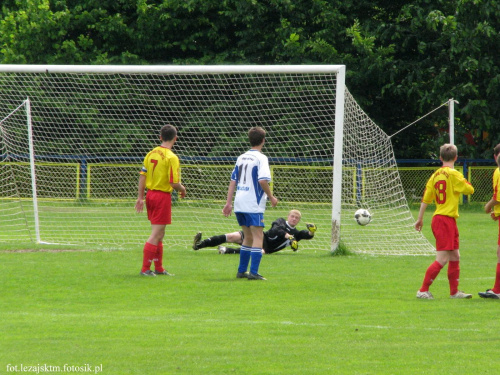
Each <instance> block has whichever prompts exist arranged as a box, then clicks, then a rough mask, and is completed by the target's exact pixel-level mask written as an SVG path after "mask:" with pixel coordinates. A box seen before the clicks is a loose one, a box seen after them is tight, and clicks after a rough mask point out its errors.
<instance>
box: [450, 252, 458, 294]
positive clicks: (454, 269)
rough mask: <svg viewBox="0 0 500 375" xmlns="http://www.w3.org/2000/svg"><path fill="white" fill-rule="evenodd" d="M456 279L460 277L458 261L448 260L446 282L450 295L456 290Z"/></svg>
mask: <svg viewBox="0 0 500 375" xmlns="http://www.w3.org/2000/svg"><path fill="white" fill-rule="evenodd" d="M458 279H460V261H458V260H450V263H448V282H449V283H450V295H454V294H455V293H456V292H458Z"/></svg>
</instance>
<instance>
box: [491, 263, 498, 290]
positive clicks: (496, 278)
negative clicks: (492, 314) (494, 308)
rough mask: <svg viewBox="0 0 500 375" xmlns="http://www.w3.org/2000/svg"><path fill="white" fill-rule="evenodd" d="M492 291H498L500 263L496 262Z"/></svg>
mask: <svg viewBox="0 0 500 375" xmlns="http://www.w3.org/2000/svg"><path fill="white" fill-rule="evenodd" d="M492 290H493V293H496V294H499V293H500V263H497V273H496V276H495V286H494V287H493V289H492Z"/></svg>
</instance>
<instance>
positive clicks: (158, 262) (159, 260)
mask: <svg viewBox="0 0 500 375" xmlns="http://www.w3.org/2000/svg"><path fill="white" fill-rule="evenodd" d="M154 261H155V270H156V271H158V272H163V271H165V269H164V268H163V242H158V250H157V251H156V258H155V260H154Z"/></svg>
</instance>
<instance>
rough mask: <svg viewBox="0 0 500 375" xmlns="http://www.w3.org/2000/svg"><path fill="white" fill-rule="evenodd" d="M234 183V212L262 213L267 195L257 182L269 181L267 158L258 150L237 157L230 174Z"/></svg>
mask: <svg viewBox="0 0 500 375" xmlns="http://www.w3.org/2000/svg"><path fill="white" fill-rule="evenodd" d="M231 180H232V181H236V196H235V198H234V212H241V213H264V211H265V210H266V201H267V194H266V193H265V192H264V190H263V189H262V187H261V186H260V184H259V181H262V180H265V181H268V182H270V181H271V169H270V168H269V161H268V159H267V156H266V155H264V154H263V153H261V152H260V151H258V150H249V151H247V152H245V153H244V154H242V155H240V156H239V157H238V160H237V161H236V166H235V167H234V169H233V173H232V174H231Z"/></svg>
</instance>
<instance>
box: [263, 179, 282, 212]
mask: <svg viewBox="0 0 500 375" xmlns="http://www.w3.org/2000/svg"><path fill="white" fill-rule="evenodd" d="M259 185H260V187H261V188H262V190H264V192H265V193H266V194H267V197H268V198H269V200H270V201H271V206H273V207H276V205H277V204H278V198H276V197H275V196H274V195H273V193H272V191H271V188H270V187H269V182H267V180H259Z"/></svg>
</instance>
